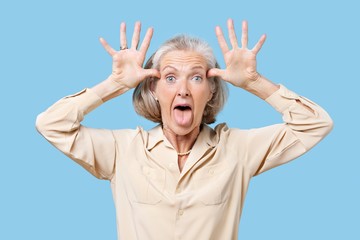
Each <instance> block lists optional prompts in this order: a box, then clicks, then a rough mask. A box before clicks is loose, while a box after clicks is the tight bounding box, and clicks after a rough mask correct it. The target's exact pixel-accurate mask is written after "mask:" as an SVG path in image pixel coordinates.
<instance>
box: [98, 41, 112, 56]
mask: <svg viewBox="0 0 360 240" xmlns="http://www.w3.org/2000/svg"><path fill="white" fill-rule="evenodd" d="M99 40H100V43H101V45H102V46H103V47H104V48H105V50H106V51H107V53H108V54H110V56H112V55H114V54H115V53H116V51H115V50H114V49H113V48H112V47H110V45H109V44H108V43H107V42H106V41H105V39H103V38H100V39H99Z"/></svg>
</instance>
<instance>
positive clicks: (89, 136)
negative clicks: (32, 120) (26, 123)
mask: <svg viewBox="0 0 360 240" xmlns="http://www.w3.org/2000/svg"><path fill="white" fill-rule="evenodd" d="M102 103H103V102H102V100H101V99H100V98H99V97H98V96H97V95H96V94H95V93H93V92H92V91H91V90H90V89H85V90H83V91H81V92H79V93H76V94H74V95H70V96H67V97H65V98H63V99H61V100H59V101H58V102H56V103H55V104H54V105H52V106H51V107H49V108H48V109H47V110H46V111H44V112H43V113H41V114H39V115H38V117H37V119H36V128H37V130H38V131H39V132H40V134H41V135H43V136H44V137H45V138H46V140H48V141H49V142H50V143H51V144H52V145H54V146H55V147H56V148H58V149H59V150H60V151H62V152H63V153H64V154H66V155H67V156H68V157H70V158H71V159H73V160H74V161H75V162H77V163H79V164H80V165H81V166H83V167H84V168H85V169H86V170H88V171H89V172H90V173H91V174H93V175H94V176H95V177H97V178H100V179H111V177H112V175H113V173H114V167H115V157H116V142H115V138H114V136H113V132H112V131H111V130H104V129H94V128H87V127H85V126H83V125H81V124H80V122H81V121H82V120H83V119H84V116H85V115H86V114H88V113H89V112H90V111H92V110H93V109H95V108H96V107H98V106H99V105H101V104H102Z"/></svg>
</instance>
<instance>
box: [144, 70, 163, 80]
mask: <svg viewBox="0 0 360 240" xmlns="http://www.w3.org/2000/svg"><path fill="white" fill-rule="evenodd" d="M144 70H145V71H144V79H145V78H149V77H155V78H160V72H159V71H158V70H157V69H153V68H152V69H144Z"/></svg>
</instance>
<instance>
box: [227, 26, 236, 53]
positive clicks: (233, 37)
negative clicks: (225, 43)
mask: <svg viewBox="0 0 360 240" xmlns="http://www.w3.org/2000/svg"><path fill="white" fill-rule="evenodd" d="M227 26H228V31H229V38H230V42H231V45H232V47H233V48H237V47H238V43H237V37H236V34H235V29H234V21H233V20H232V19H229V20H228V21H227Z"/></svg>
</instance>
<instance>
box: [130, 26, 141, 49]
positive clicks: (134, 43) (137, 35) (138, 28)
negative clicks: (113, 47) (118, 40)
mask: <svg viewBox="0 0 360 240" xmlns="http://www.w3.org/2000/svg"><path fill="white" fill-rule="evenodd" d="M140 31H141V23H140V22H136V23H135V28H134V33H133V37H132V40H131V49H135V50H136V49H137V47H138V44H139V40H140Z"/></svg>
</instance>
